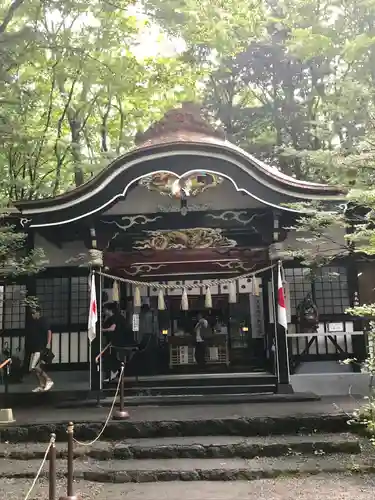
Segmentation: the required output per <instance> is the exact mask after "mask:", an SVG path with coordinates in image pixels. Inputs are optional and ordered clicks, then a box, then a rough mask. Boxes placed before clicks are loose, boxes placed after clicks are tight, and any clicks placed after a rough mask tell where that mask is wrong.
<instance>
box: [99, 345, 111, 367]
mask: <svg viewBox="0 0 375 500" xmlns="http://www.w3.org/2000/svg"><path fill="white" fill-rule="evenodd" d="M111 345H112V344H111V343H109V344H107V345H106V346H105V348H104V349H103V350H102V351H101V352H100V353H99V354H98V355H97V356H96V358H95V363H99V360H100V358H101V357H102V356H103V354H104V353H105V351H106V350H107V349H108V348H109V347H111Z"/></svg>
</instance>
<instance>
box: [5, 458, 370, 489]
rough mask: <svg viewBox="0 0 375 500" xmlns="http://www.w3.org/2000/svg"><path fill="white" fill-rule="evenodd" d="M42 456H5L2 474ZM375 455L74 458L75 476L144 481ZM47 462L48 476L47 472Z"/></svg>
mask: <svg viewBox="0 0 375 500" xmlns="http://www.w3.org/2000/svg"><path fill="white" fill-rule="evenodd" d="M39 466H40V460H29V461H27V462H26V463H25V461H24V460H18V461H17V460H10V459H1V460H0V471H1V477H2V479H4V478H30V477H34V475H35V474H36V472H37V470H38V468H39ZM374 470H375V463H374V459H372V460H371V459H370V458H368V457H362V456H361V455H359V456H358V455H340V454H339V455H330V456H325V455H322V456H316V457H311V456H304V455H297V456H287V457H281V458H272V457H258V458H254V459H245V458H229V459H225V458H211V459H189V458H177V459H175V458H174V459H155V460H112V461H105V462H102V461H97V460H94V459H91V458H85V459H76V460H75V461H74V478H75V479H84V480H86V481H91V482H100V483H131V482H136V483H142V482H151V481H178V480H181V481H234V480H248V481H249V480H256V479H261V478H273V477H278V476H281V475H282V476H285V475H289V476H290V475H298V476H299V477H301V476H302V475H311V474H317V473H319V472H325V473H327V472H329V473H334V472H336V473H339V472H357V473H358V472H363V473H364V472H374ZM47 474H48V472H47V465H46V466H45V469H44V470H43V472H42V476H44V477H45V476H47ZM65 475H66V461H65V460H57V476H58V477H63V476H65Z"/></svg>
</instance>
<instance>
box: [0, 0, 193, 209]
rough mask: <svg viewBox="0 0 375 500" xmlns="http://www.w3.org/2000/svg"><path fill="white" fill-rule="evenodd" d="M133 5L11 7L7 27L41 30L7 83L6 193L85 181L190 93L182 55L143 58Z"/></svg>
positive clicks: (1, 158) (12, 195) (32, 193)
mask: <svg viewBox="0 0 375 500" xmlns="http://www.w3.org/2000/svg"><path fill="white" fill-rule="evenodd" d="M132 4H133V2H130V1H127V0H115V1H114V2H106V1H96V2H90V3H89V4H87V2H83V1H81V0H72V1H70V2H55V1H52V0H51V1H45V2H40V1H39V2H37V1H35V2H34V3H32V4H31V5H30V4H23V6H22V8H21V7H20V9H19V10H17V11H15V15H14V16H13V21H12V23H9V24H8V33H10V34H12V33H13V32H15V33H18V31H19V30H20V28H19V26H33V28H34V30H33V31H34V32H35V33H36V35H34V36H33V38H32V39H31V40H30V41H29V43H28V44H24V46H23V47H22V48H21V47H20V48H19V50H18V52H20V53H21V52H22V51H23V57H20V59H18V58H17V57H14V59H13V61H14V62H13V64H12V65H10V66H9V67H7V71H6V75H7V81H6V82H5V83H4V84H3V88H2V96H3V101H4V104H3V106H2V109H1V111H0V114H1V122H2V125H1V130H0V131H3V132H4V133H2V134H1V139H0V172H1V179H2V181H1V183H0V190H1V193H2V195H3V197H5V198H6V199H23V198H27V199H32V198H35V197H40V196H49V195H56V194H59V193H61V192H63V191H66V190H67V189H71V188H72V187H75V186H78V185H80V184H82V183H83V182H84V181H85V180H87V179H88V178H89V177H90V176H92V175H94V174H95V173H96V172H97V171H98V170H99V169H101V168H103V166H104V165H106V164H107V163H108V162H109V161H110V160H111V159H112V158H113V157H114V156H118V155H119V154H121V153H122V152H124V151H126V150H127V149H128V148H129V147H131V146H132V144H133V138H134V136H135V133H136V132H137V130H139V129H143V128H145V127H147V126H148V125H149V123H150V122H151V121H154V120H155V119H156V118H159V116H160V115H161V114H162V113H163V112H164V111H165V110H166V109H168V108H170V107H171V106H173V105H175V104H176V103H178V102H179V101H181V100H185V99H190V98H191V97H192V95H193V93H194V92H195V82H196V80H197V77H198V76H199V74H198V72H197V69H196V68H195V67H193V66H192V65H189V64H187V63H186V62H185V61H183V60H181V59H180V58H179V56H178V54H172V55H171V56H169V57H167V56H164V55H163V54H162V53H157V54H156V55H154V56H149V57H148V56H147V51H146V50H144V51H143V52H144V53H143V54H142V53H141V54H139V50H138V54H137V51H136V49H137V46H139V43H140V42H142V38H143V37H146V39H147V37H148V36H149V35H148V32H147V29H148V24H149V21H148V20H147V19H145V18H144V17H142V16H140V15H139V14H137V12H134V11H133V10H132V9H131V8H130V7H131V6H132ZM16 13H17V14H18V16H17V17H16ZM12 30H13V31H12ZM145 47H147V44H145ZM5 54H6V55H7V54H8V51H7V49H5Z"/></svg>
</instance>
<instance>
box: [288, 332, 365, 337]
mask: <svg viewBox="0 0 375 500" xmlns="http://www.w3.org/2000/svg"><path fill="white" fill-rule="evenodd" d="M365 334H366V332H361V331H356V332H321V333H320V332H310V333H288V334H287V337H297V338H298V337H345V336H346V335H348V336H349V335H365Z"/></svg>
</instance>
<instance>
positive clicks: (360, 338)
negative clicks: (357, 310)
mask: <svg viewBox="0 0 375 500" xmlns="http://www.w3.org/2000/svg"><path fill="white" fill-rule="evenodd" d="M347 272H348V289H349V297H350V307H356V306H359V305H360V304H367V303H368V302H367V301H366V300H364V297H362V293H361V290H360V287H359V283H360V282H359V277H358V274H359V268H358V266H357V262H356V260H355V256H354V255H352V256H350V257H349V261H348V268H347ZM370 276H371V278H372V276H373V274H372V273H370ZM363 282H366V279H365V280H363ZM363 282H362V283H363ZM369 287H370V288H371V289H373V287H374V285H373V282H372V279H371V281H370V283H369ZM352 319H353V327H354V328H353V329H354V331H356V332H358V331H362V330H363V329H364V326H365V325H364V321H363V320H362V319H361V318H358V317H356V316H353V317H352ZM352 346H353V355H354V357H355V358H356V359H357V360H358V361H360V362H361V361H364V360H365V359H366V357H367V345H366V336H365V334H363V335H352ZM351 366H352V368H353V370H355V371H359V370H360V367H359V366H358V364H357V363H353V364H352V365H351Z"/></svg>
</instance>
